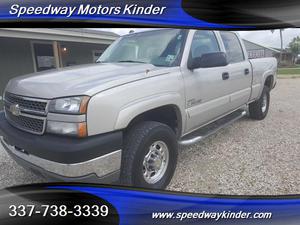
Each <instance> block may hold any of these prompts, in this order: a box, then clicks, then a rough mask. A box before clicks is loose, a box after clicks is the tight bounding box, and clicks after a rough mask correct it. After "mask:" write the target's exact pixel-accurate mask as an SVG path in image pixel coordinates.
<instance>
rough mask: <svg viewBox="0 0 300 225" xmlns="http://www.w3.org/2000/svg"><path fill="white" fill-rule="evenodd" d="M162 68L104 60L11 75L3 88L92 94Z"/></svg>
mask: <svg viewBox="0 0 300 225" xmlns="http://www.w3.org/2000/svg"><path fill="white" fill-rule="evenodd" d="M165 70H166V68H162V67H155V66H153V65H152V64H140V63H104V64H89V65H81V66H74V67H67V68H63V69H58V70H51V71H45V72H39V73H34V74H29V75H25V76H21V77H17V78H14V79H12V80H11V81H10V82H9V83H8V85H7V87H6V91H7V92H10V93H14V94H17V95H22V96H27V97H38V98H45V99H52V98H59V97H65V96H76V95H89V96H92V95H94V94H96V93H98V92H101V91H103V90H106V89H109V88H112V87H115V86H119V85H122V84H125V83H129V82H133V81H136V80H139V79H144V78H146V77H149V76H155V75H159V74H161V73H165Z"/></svg>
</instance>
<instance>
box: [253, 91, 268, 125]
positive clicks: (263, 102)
mask: <svg viewBox="0 0 300 225" xmlns="http://www.w3.org/2000/svg"><path fill="white" fill-rule="evenodd" d="M269 105H270V89H269V87H267V86H264V89H263V91H262V94H261V96H260V98H259V99H258V100H256V101H255V102H252V103H250V104H249V114H250V117H251V118H252V119H255V120H263V119H264V118H265V117H266V116H267V114H268V111H269Z"/></svg>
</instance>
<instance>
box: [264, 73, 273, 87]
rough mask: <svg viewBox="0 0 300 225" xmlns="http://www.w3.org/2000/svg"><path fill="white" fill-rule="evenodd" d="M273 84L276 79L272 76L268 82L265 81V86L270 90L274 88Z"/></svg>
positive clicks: (268, 78)
mask: <svg viewBox="0 0 300 225" xmlns="http://www.w3.org/2000/svg"><path fill="white" fill-rule="evenodd" d="M273 82H274V78H273V76H272V75H270V76H268V77H267V79H266V81H265V86H267V87H268V88H270V89H272V87H273Z"/></svg>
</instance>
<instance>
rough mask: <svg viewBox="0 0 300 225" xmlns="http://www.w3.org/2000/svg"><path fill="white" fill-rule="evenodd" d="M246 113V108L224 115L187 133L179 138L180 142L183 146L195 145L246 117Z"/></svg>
mask: <svg viewBox="0 0 300 225" xmlns="http://www.w3.org/2000/svg"><path fill="white" fill-rule="evenodd" d="M246 114H247V112H246V111H245V110H237V111H235V112H233V113H230V114H228V115H227V116H224V117H222V118H221V119H218V120H216V121H214V122H212V123H210V124H208V125H206V126H204V127H201V128H199V129H198V130H196V131H193V132H192V133H190V134H187V135H185V136H184V137H183V138H182V139H181V140H179V142H178V143H179V144H180V145H183V146H187V145H193V144H195V143H197V142H200V141H202V140H203V139H205V138H207V137H209V136H210V135H212V134H214V133H216V132H217V131H219V130H221V129H222V128H224V127H227V126H229V125H230V124H232V123H234V122H235V121H237V120H239V119H240V118H242V117H244V116H245V115H246Z"/></svg>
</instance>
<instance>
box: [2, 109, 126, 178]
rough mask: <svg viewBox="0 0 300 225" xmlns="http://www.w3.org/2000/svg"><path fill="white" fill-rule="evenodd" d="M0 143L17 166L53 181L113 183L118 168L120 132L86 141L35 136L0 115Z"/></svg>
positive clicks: (51, 136) (120, 144) (120, 152)
mask: <svg viewBox="0 0 300 225" xmlns="http://www.w3.org/2000/svg"><path fill="white" fill-rule="evenodd" d="M0 142H1V144H2V145H3V147H4V148H5V150H6V151H7V152H8V153H9V154H10V155H11V156H12V158H13V159H14V160H15V161H17V162H18V163H19V164H20V165H22V166H23V167H25V168H29V169H31V170H33V171H34V172H36V173H38V174H41V175H42V176H44V177H50V178H54V180H64V181H84V182H86V181H93V182H95V181H97V180H99V181H100V180H105V181H107V182H112V181H114V180H116V179H117V178H118V177H117V176H118V174H119V171H120V167H121V156H122V151H121V148H122V132H114V133H110V134H104V135H97V136H94V137H89V138H86V139H75V138H68V137H58V136H53V135H43V136H37V135H34V134H29V133H27V132H24V131H20V130H18V129H17V128H14V127H12V126H11V125H10V124H9V123H8V122H7V121H6V119H5V118H4V114H3V113H0Z"/></svg>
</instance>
